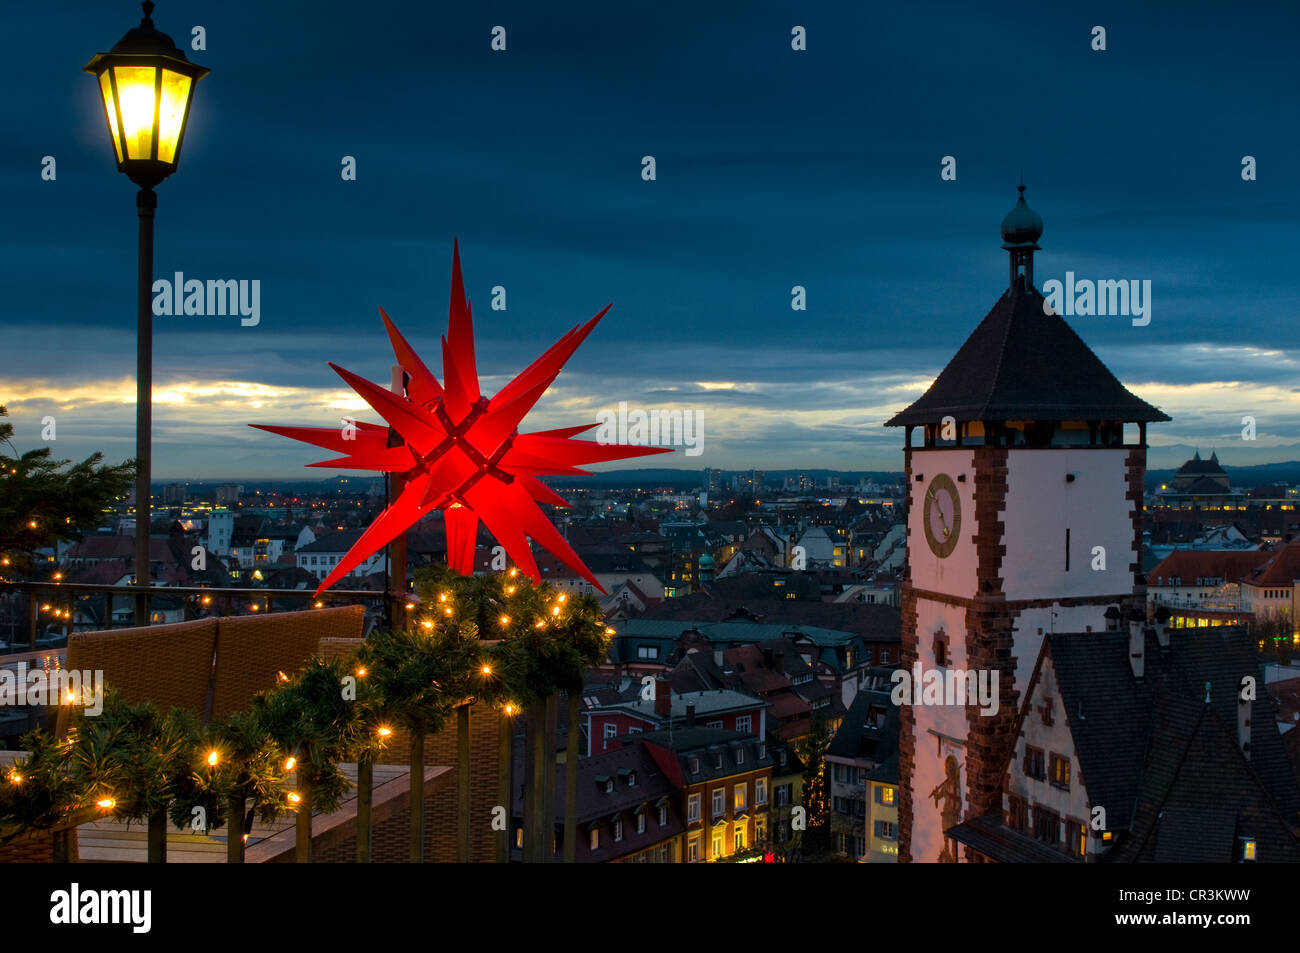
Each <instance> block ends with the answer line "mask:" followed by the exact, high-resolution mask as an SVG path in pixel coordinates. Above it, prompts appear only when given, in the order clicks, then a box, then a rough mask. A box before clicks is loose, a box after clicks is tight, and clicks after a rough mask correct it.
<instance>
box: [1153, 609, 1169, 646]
mask: <svg viewBox="0 0 1300 953" xmlns="http://www.w3.org/2000/svg"><path fill="white" fill-rule="evenodd" d="M1156 640H1157V641H1158V642H1159V643H1160V647H1161V648H1162V649H1167V648H1169V610H1168V609H1167V608H1165V607H1164V606H1158V607H1157V608H1156Z"/></svg>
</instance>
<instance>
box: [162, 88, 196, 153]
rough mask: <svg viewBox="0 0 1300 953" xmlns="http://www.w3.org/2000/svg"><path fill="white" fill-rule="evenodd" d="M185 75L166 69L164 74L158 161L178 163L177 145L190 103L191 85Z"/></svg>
mask: <svg viewBox="0 0 1300 953" xmlns="http://www.w3.org/2000/svg"><path fill="white" fill-rule="evenodd" d="M191 82H193V81H192V80H191V79H190V78H189V77H188V76H186V75H185V74H184V73H178V72H176V71H175V70H170V69H165V70H163V74H162V103H161V105H160V106H159V108H158V160H159V161H160V162H175V161H176V145H177V143H179V142H180V139H181V131H182V129H183V128H184V127H185V107H186V104H188V103H189V101H190V83H191Z"/></svg>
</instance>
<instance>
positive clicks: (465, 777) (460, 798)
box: [456, 705, 470, 864]
mask: <svg viewBox="0 0 1300 953" xmlns="http://www.w3.org/2000/svg"><path fill="white" fill-rule="evenodd" d="M469 709H470V706H469V705H461V706H460V707H459V708H457V709H456V815H457V817H458V818H459V820H460V824H459V828H458V830H457V831H456V860H457V861H459V862H460V863H462V864H468V863H469V831H470V814H469Z"/></svg>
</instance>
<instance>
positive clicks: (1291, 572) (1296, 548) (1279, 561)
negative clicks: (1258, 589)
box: [1242, 542, 1300, 586]
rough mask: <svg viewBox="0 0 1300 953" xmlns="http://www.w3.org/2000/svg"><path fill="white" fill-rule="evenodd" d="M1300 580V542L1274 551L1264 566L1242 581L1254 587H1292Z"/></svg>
mask: <svg viewBox="0 0 1300 953" xmlns="http://www.w3.org/2000/svg"><path fill="white" fill-rule="evenodd" d="M1297 579H1300V542H1297V543H1288V544H1287V545H1286V546H1283V547H1282V548H1281V549H1275V550H1273V552H1272V554H1271V557H1270V558H1269V560H1268V561H1267V562H1265V563H1264V564H1263V565H1261V566H1259V567H1257V568H1256V569H1255V570H1254V571H1253V572H1251V573H1250V574H1249V575H1247V576H1246V578H1244V579H1242V582H1244V583H1248V584H1249V585H1252V586H1290V585H1292V584H1294V583H1295V581H1296V580H1297Z"/></svg>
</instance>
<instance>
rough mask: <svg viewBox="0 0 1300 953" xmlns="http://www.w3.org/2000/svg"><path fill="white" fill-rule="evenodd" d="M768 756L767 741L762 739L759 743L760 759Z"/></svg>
mask: <svg viewBox="0 0 1300 953" xmlns="http://www.w3.org/2000/svg"><path fill="white" fill-rule="evenodd" d="M766 757H767V742H766V741H760V742H759V743H758V760H759V761H762V760H763V759H764V758H766Z"/></svg>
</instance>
